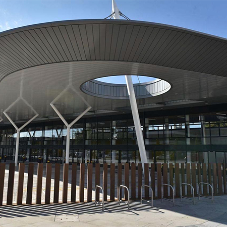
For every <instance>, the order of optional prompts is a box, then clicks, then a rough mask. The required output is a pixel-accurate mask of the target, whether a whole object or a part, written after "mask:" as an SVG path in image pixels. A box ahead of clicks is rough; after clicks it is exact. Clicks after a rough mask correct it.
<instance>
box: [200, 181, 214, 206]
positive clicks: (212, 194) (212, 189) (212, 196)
mask: <svg viewBox="0 0 227 227" xmlns="http://www.w3.org/2000/svg"><path fill="white" fill-rule="evenodd" d="M200 184H206V185H209V186H210V188H211V198H212V202H214V188H213V186H212V185H211V184H209V183H205V182H200V183H199V184H198V198H199V200H200V190H199V186H200Z"/></svg>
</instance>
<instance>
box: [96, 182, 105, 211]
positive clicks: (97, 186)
mask: <svg viewBox="0 0 227 227" xmlns="http://www.w3.org/2000/svg"><path fill="white" fill-rule="evenodd" d="M97 188H99V189H101V190H102V211H104V194H103V189H102V187H101V186H99V185H96V186H95V206H96V204H97V203H99V201H98V202H97V198H96V196H97V194H96V191H97Z"/></svg>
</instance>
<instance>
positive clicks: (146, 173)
mask: <svg viewBox="0 0 227 227" xmlns="http://www.w3.org/2000/svg"><path fill="white" fill-rule="evenodd" d="M144 184H145V185H148V186H150V185H149V164H148V163H144ZM144 190H145V199H149V188H148V187H145V188H144Z"/></svg>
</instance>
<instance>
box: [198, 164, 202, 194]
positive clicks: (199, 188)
mask: <svg viewBox="0 0 227 227" xmlns="http://www.w3.org/2000/svg"><path fill="white" fill-rule="evenodd" d="M197 172H198V184H199V183H200V182H201V165H200V163H197ZM198 190H199V191H198V192H197V193H201V187H198Z"/></svg>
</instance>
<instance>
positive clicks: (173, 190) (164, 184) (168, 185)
mask: <svg viewBox="0 0 227 227" xmlns="http://www.w3.org/2000/svg"><path fill="white" fill-rule="evenodd" d="M163 186H168V187H170V188H171V189H172V190H173V206H174V197H175V189H174V187H173V186H172V185H170V184H162V201H163V194H164V192H163Z"/></svg>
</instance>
